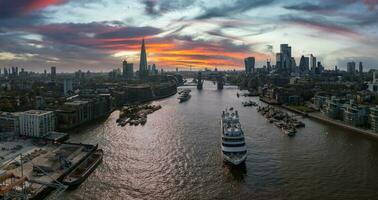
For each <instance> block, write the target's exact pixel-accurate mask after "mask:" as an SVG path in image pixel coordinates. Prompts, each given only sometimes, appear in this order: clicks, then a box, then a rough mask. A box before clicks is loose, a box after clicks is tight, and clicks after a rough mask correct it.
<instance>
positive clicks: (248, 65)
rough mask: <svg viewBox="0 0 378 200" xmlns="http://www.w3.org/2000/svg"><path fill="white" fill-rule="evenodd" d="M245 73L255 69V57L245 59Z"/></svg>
mask: <svg viewBox="0 0 378 200" xmlns="http://www.w3.org/2000/svg"><path fill="white" fill-rule="evenodd" d="M244 65H245V73H246V74H250V73H252V72H253V71H254V70H255V57H248V58H245V59H244Z"/></svg>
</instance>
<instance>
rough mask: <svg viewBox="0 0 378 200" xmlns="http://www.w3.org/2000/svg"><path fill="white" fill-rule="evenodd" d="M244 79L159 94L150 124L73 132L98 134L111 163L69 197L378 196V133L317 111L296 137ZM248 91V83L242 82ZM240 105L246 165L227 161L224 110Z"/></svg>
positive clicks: (88, 139) (84, 137) (83, 136)
mask: <svg viewBox="0 0 378 200" xmlns="http://www.w3.org/2000/svg"><path fill="white" fill-rule="evenodd" d="M237 92H238V90H237V88H235V87H232V86H226V87H225V88H224V89H223V90H221V91H218V90H217V89H216V85H213V84H212V83H211V82H205V84H204V89H203V90H202V91H198V90H197V89H196V88H194V87H193V88H192V93H191V94H192V98H191V99H189V101H187V102H184V103H181V104H179V103H178V100H177V96H176V95H175V96H172V97H169V98H166V99H163V100H159V101H155V102H153V103H154V104H160V105H161V106H162V109H160V110H158V111H156V112H155V113H153V114H151V115H149V116H148V121H147V123H146V124H145V125H144V126H132V127H130V126H125V127H120V126H117V125H116V119H117V118H118V114H119V112H118V111H115V112H113V113H112V114H111V115H110V116H109V118H108V119H106V120H105V121H102V122H99V123H97V124H94V125H90V126H88V127H86V128H85V129H83V130H81V131H80V132H78V133H75V134H72V135H71V139H70V140H71V141H76V142H77V141H79V142H83V143H93V144H95V143H98V144H99V148H102V149H103V150H104V152H105V155H104V161H103V163H102V164H101V165H100V166H99V167H98V168H97V169H96V170H95V172H94V173H93V174H92V175H91V176H90V177H89V178H88V179H87V180H86V181H85V182H84V183H83V184H82V185H81V186H80V187H79V188H77V189H76V190H73V191H67V192H65V194H64V195H63V198H64V199H72V200H76V199H126V200H129V199H130V200H132V199H154V200H160V199H174V200H181V199H193V200H194V199H302V200H303V199H343V200H346V199H378V196H377V195H378V141H376V140H374V139H371V138H367V137H366V136H361V135H358V134H354V133H350V132H348V131H346V130H342V129H339V128H336V127H333V126H329V125H326V124H322V123H320V122H316V121H313V120H311V119H306V118H305V119H302V121H303V122H305V124H306V127H305V128H303V129H299V131H298V132H297V134H296V136H295V137H293V138H290V137H287V136H285V135H283V134H282V133H281V131H280V130H279V129H278V128H276V127H275V126H273V125H272V124H270V123H268V122H267V121H266V119H265V118H264V117H263V116H261V115H260V114H259V113H258V112H257V111H256V109H255V108H253V107H247V108H244V107H242V105H241V102H242V101H244V100H248V99H253V100H255V101H258V100H257V98H255V97H240V98H237V96H236V93H237ZM239 92H240V91H239ZM226 107H234V108H236V109H237V110H238V111H239V115H240V118H241V123H242V126H243V130H244V132H245V135H246V144H247V148H248V158H247V161H246V164H245V167H244V168H243V167H242V168H231V167H229V166H227V165H224V164H223V162H222V157H221V151H220V123H219V120H220V114H221V111H222V109H225V108H226Z"/></svg>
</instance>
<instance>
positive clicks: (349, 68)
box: [347, 61, 356, 74]
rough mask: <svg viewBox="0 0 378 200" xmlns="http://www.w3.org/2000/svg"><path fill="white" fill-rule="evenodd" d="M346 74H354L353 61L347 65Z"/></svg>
mask: <svg viewBox="0 0 378 200" xmlns="http://www.w3.org/2000/svg"><path fill="white" fill-rule="evenodd" d="M347 72H348V73H351V74H354V72H356V63H355V62H354V61H352V62H348V63H347Z"/></svg>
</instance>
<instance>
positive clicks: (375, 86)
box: [368, 71, 378, 93]
mask: <svg viewBox="0 0 378 200" xmlns="http://www.w3.org/2000/svg"><path fill="white" fill-rule="evenodd" d="M368 90H370V91H371V92H375V93H378V71H374V72H373V81H372V82H371V83H369V84H368Z"/></svg>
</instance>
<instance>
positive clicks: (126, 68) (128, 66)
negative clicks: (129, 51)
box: [122, 60, 134, 79]
mask: <svg viewBox="0 0 378 200" xmlns="http://www.w3.org/2000/svg"><path fill="white" fill-rule="evenodd" d="M122 67H123V68H122V76H123V78H125V79H127V78H129V79H130V78H132V77H133V76H134V64H133V63H127V61H126V60H124V61H123V62H122Z"/></svg>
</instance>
